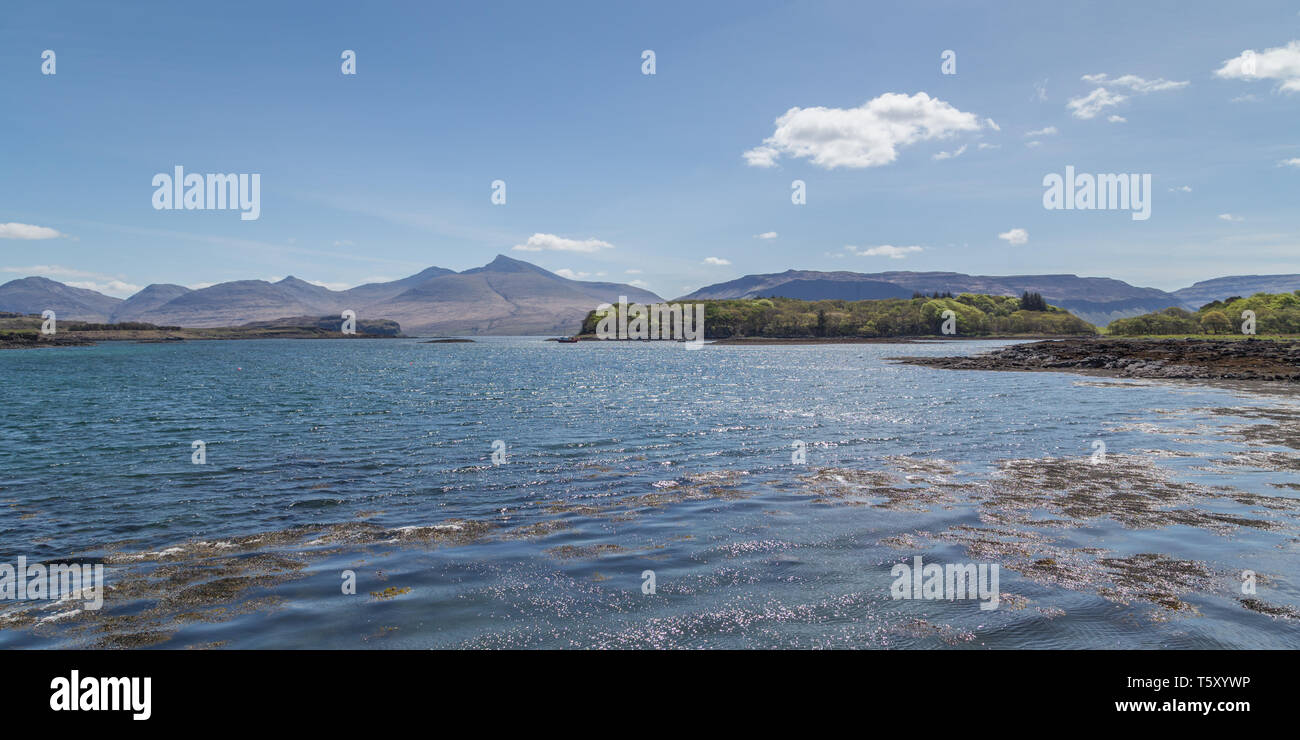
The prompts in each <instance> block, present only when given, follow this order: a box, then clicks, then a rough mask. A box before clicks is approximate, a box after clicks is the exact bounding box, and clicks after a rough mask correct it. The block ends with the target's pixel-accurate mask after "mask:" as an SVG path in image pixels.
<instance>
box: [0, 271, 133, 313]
mask: <svg viewBox="0 0 1300 740" xmlns="http://www.w3.org/2000/svg"><path fill="white" fill-rule="evenodd" d="M120 303H122V299H121V298H112V297H109V296H106V295H104V294H103V293H97V292H95V291H93V290H86V289H85V288H74V287H72V286H71V285H64V284H63V283H60V282H58V281H56V280H48V279H46V278H43V277H27V278H21V279H19V280H10V281H9V282H7V283H5V284H4V285H0V311H12V312H14V313H21V314H30V313H35V314H39V313H40V312H42V311H44V310H46V309H49V310H51V311H53V312H54V314H55V316H57V317H58V318H59V319H69V320H75V321H99V322H103V321H108V320H109V317H110V316H112V315H113V311H114V309H116V308H117V306H118V304H120Z"/></svg>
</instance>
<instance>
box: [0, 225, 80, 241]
mask: <svg viewBox="0 0 1300 740" xmlns="http://www.w3.org/2000/svg"><path fill="white" fill-rule="evenodd" d="M61 236H67V234H61V233H59V232H57V231H55V230H54V229H51V228H49V227H47V226H32V225H31V224H13V223H10V224H0V239H57V238H58V237H61Z"/></svg>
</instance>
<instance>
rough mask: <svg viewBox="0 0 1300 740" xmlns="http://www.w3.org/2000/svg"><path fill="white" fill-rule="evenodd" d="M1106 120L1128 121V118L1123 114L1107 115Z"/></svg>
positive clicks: (1113, 121)
mask: <svg viewBox="0 0 1300 740" xmlns="http://www.w3.org/2000/svg"><path fill="white" fill-rule="evenodd" d="M1106 120H1107V121H1110V122H1111V123H1128V119H1127V118H1125V117H1124V116H1109V117H1107V118H1106Z"/></svg>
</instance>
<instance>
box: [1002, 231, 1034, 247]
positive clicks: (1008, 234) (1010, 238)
mask: <svg viewBox="0 0 1300 740" xmlns="http://www.w3.org/2000/svg"><path fill="white" fill-rule="evenodd" d="M998 238H999V239H1002V240H1004V241H1005V242H1006V243H1007V244H1010V245H1012V246H1017V245H1020V244H1026V243H1028V242H1029V232H1028V231H1026V230H1024V229H1012V230H1010V231H1005V232H1003V233H1001V234H998Z"/></svg>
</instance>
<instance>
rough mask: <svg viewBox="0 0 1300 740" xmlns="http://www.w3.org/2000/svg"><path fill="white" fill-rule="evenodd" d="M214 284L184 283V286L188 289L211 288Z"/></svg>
mask: <svg viewBox="0 0 1300 740" xmlns="http://www.w3.org/2000/svg"><path fill="white" fill-rule="evenodd" d="M214 285H216V283H192V284H190V285H186V286H185V287H187V288H189V289H190V290H203V289H204V288H211V287H212V286H214Z"/></svg>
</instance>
